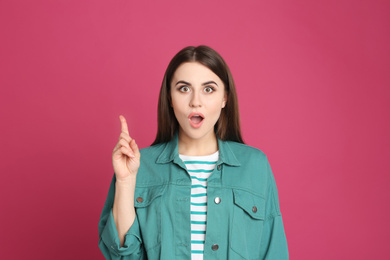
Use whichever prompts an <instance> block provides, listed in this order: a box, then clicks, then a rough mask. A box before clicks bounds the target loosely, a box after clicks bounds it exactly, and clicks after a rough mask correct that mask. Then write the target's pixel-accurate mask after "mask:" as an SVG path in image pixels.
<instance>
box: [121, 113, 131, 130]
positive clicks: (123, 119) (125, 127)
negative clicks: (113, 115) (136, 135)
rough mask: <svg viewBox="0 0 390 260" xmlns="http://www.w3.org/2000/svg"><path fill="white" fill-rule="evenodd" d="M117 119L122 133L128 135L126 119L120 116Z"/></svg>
mask: <svg viewBox="0 0 390 260" xmlns="http://www.w3.org/2000/svg"><path fill="white" fill-rule="evenodd" d="M119 119H120V120H121V128H122V132H124V133H126V134H129V129H128V128H127V123H126V119H125V117H124V116H122V115H120V116H119Z"/></svg>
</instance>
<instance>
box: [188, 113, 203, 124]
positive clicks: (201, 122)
mask: <svg viewBox="0 0 390 260" xmlns="http://www.w3.org/2000/svg"><path fill="white" fill-rule="evenodd" d="M196 115H198V116H200V117H202V118H203V120H202V121H200V122H199V123H197V124H195V123H194V122H192V121H191V117H193V116H196ZM188 121H189V122H190V124H191V126H192V127H193V128H199V127H201V126H202V124H203V121H204V115H203V114H202V113H199V112H192V113H191V114H190V115H189V116H188Z"/></svg>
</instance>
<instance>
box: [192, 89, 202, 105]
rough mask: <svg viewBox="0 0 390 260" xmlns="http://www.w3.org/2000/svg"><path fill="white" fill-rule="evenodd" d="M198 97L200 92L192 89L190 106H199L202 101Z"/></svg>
mask: <svg viewBox="0 0 390 260" xmlns="http://www.w3.org/2000/svg"><path fill="white" fill-rule="evenodd" d="M200 99H201V97H200V94H198V93H197V92H195V91H194V92H193V94H192V97H191V100H190V107H201V106H202V102H201V100H200Z"/></svg>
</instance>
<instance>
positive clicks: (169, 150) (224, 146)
mask: <svg viewBox="0 0 390 260" xmlns="http://www.w3.org/2000/svg"><path fill="white" fill-rule="evenodd" d="M217 141H218V149H219V159H218V162H217V165H219V164H222V163H224V164H227V165H230V166H240V165H241V164H240V162H239V161H238V160H237V158H236V156H235V155H234V153H233V151H232V150H231V148H230V145H229V143H228V142H227V141H222V140H221V139H219V138H218V136H217ZM171 161H173V162H174V163H176V164H181V159H180V157H179V134H178V132H176V133H175V134H174V136H173V138H172V140H171V141H169V142H167V143H166V144H165V148H164V150H163V151H162V153H161V154H160V156H159V157H158V158H157V160H156V163H169V162H171Z"/></svg>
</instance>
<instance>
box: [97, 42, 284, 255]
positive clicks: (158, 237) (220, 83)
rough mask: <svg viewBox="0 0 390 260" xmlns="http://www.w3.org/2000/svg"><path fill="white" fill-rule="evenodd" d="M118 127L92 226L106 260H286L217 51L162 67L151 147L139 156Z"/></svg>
mask: <svg viewBox="0 0 390 260" xmlns="http://www.w3.org/2000/svg"><path fill="white" fill-rule="evenodd" d="M120 120H121V125H122V132H121V134H120V137H119V142H118V144H117V145H116V146H115V148H114V151H113V154H112V160H113V167H114V172H115V174H114V177H113V180H112V182H111V186H110V190H109V193H108V196H107V200H106V203H105V205H104V208H103V212H102V215H101V218H100V222H99V247H100V249H101V251H102V252H103V254H104V256H105V257H106V258H107V259H203V258H205V259H278V260H283V259H288V249H287V242H286V237H285V233H284V228H283V222H282V217H281V213H280V209H279V201H278V194H277V189H276V185H275V180H274V177H273V175H272V172H271V168H270V165H269V163H268V160H267V157H266V156H265V155H264V153H262V152H261V151H260V150H258V149H256V148H253V147H250V146H247V145H245V144H244V142H243V140H242V138H241V132H240V124H239V113H238V103H237V95H236V91H235V86H234V82H233V78H232V75H231V73H230V70H229V68H228V66H227V65H226V63H225V61H224V60H223V59H222V57H221V56H220V55H219V54H218V53H217V52H216V51H214V50H213V49H211V48H209V47H207V46H198V47H187V48H184V49H182V50H181V51H180V52H179V53H177V54H176V55H175V57H174V58H173V59H172V60H171V62H170V63H169V65H168V68H167V70H166V72H165V75H164V79H163V83H162V86H161V90H160V96H159V104H158V131H157V136H156V140H155V141H154V143H153V144H152V146H150V147H147V148H144V149H141V150H139V149H138V147H137V144H136V142H135V140H134V139H132V138H131V137H130V135H129V131H128V128H127V124H126V120H125V118H124V117H123V116H120ZM141 154H142V156H141Z"/></svg>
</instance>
